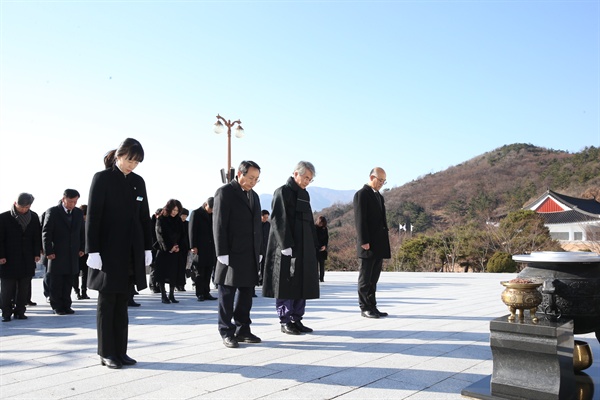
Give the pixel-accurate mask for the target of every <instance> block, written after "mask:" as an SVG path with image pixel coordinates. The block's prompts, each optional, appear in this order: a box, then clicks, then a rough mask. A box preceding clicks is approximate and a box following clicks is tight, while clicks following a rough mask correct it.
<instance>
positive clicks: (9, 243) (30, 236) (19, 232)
mask: <svg viewBox="0 0 600 400" xmlns="http://www.w3.org/2000/svg"><path fill="white" fill-rule="evenodd" d="M29 212H30V213H31V222H29V224H27V228H26V229H25V232H23V229H22V228H21V225H20V224H19V222H18V221H17V220H15V219H14V218H13V217H12V215H11V213H10V211H7V212H4V213H2V214H0V258H6V264H2V265H0V278H7V279H21V278H27V277H33V276H34V275H35V258H36V257H39V256H40V253H41V251H42V233H41V227H40V218H39V217H38V215H37V214H36V213H34V212H33V211H31V210H30V211H29Z"/></svg>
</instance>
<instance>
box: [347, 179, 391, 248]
mask: <svg viewBox="0 0 600 400" xmlns="http://www.w3.org/2000/svg"><path fill="white" fill-rule="evenodd" d="M379 199H381V201H379ZM353 203H354V223H355V225H356V251H357V253H358V258H371V257H374V258H390V257H391V254H390V253H391V252H390V239H389V236H388V226H387V220H386V215H385V202H384V200H383V196H381V195H379V196H378V195H377V194H375V191H373V189H372V188H371V187H370V186H369V185H364V186H363V187H362V189H360V190H359V191H358V192H356V193H355V194H354V201H353ZM366 243H369V246H370V249H369V250H365V249H363V248H362V247H361V246H362V245H363V244H366Z"/></svg>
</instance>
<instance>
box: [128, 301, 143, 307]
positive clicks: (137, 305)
mask: <svg viewBox="0 0 600 400" xmlns="http://www.w3.org/2000/svg"><path fill="white" fill-rule="evenodd" d="M139 306H141V304H140V303H136V302H135V300H129V302H128V303H127V307H139Z"/></svg>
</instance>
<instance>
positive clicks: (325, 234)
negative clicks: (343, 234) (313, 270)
mask: <svg viewBox="0 0 600 400" xmlns="http://www.w3.org/2000/svg"><path fill="white" fill-rule="evenodd" d="M315 229H316V230H317V259H318V260H319V261H325V260H327V248H328V246H329V229H327V227H326V226H315ZM323 246H325V250H323V251H321V247H323Z"/></svg>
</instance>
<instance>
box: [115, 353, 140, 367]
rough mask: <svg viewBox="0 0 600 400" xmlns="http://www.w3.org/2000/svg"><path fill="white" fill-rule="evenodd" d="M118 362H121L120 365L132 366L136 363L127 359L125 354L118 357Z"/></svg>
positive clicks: (129, 358) (131, 359)
mask: <svg viewBox="0 0 600 400" xmlns="http://www.w3.org/2000/svg"><path fill="white" fill-rule="evenodd" d="M119 360H121V363H122V364H123V365H133V364H136V363H137V361H136V360H134V359H133V358H131V357H129V356H128V355H127V354H123V355H121V356H119Z"/></svg>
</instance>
